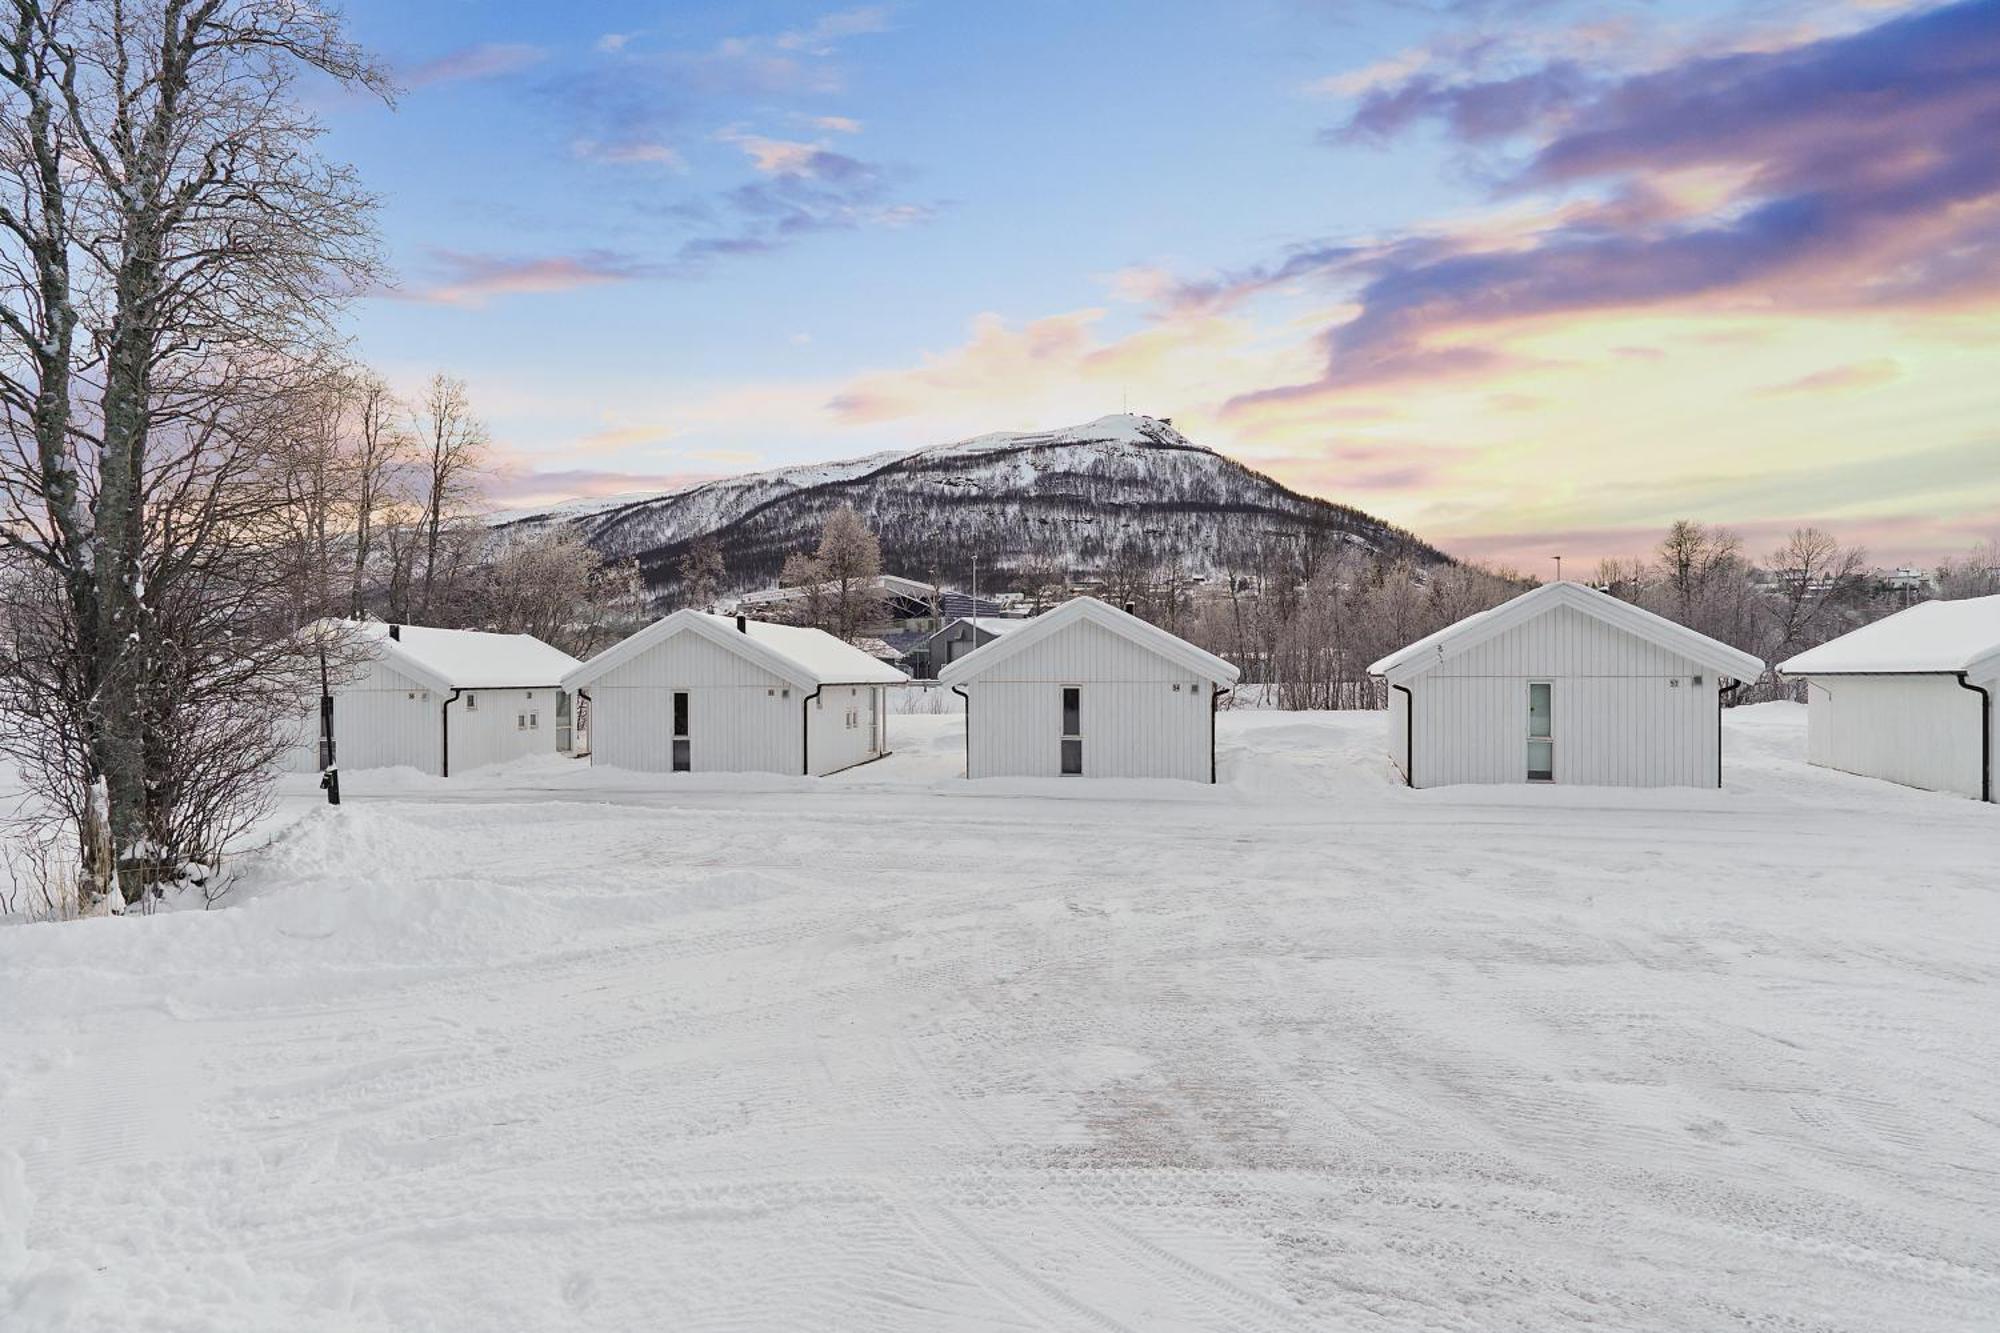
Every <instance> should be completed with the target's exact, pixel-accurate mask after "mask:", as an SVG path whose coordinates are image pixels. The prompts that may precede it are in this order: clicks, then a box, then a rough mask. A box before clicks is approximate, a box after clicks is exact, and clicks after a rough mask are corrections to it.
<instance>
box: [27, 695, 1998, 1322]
mask: <svg viewBox="0 0 2000 1333" xmlns="http://www.w3.org/2000/svg"><path fill="white" fill-rule="evenodd" d="M1801 718H1802V714H1801V711H1800V710H1798V709H1796V708H1793V707H1791V706H1788V705H1774V706H1765V707H1761V708H1757V709H1751V710H1743V712H1741V713H1739V714H1738V715H1735V716H1732V717H1731V718H1730V720H1729V734H1728V754H1729V762H1730V766H1731V767H1730V775H1729V777H1730V790H1729V791H1727V792H1725V793H1720V794H1718V793H1700V792H1687V791H1681V792H1589V791H1566V790H1561V789H1532V790H1530V789H1515V790H1508V791H1479V790H1469V789H1445V790H1439V791H1432V792H1414V793H1413V792H1409V791H1406V790H1404V789H1402V788H1400V787H1398V786H1395V785H1394V784H1393V781H1392V777H1391V775H1390V773H1389V771H1388V769H1387V767H1386V765H1385V764H1384V763H1383V762H1382V760H1381V758H1380V754H1379V751H1380V738H1381V735H1382V731H1383V728H1382V720H1381V718H1380V716H1379V715H1331V716H1328V715H1313V716H1307V715H1287V714H1281V713H1253V714H1235V715H1228V716H1225V718H1224V723H1223V747H1222V755H1221V759H1222V770H1223V776H1224V784H1223V785H1222V786H1221V787H1219V788H1215V789H1208V788H1200V787H1193V786H1183V785H1176V784H1146V783H1119V784H1096V783H1089V782H1072V783H1069V784H1062V783H1059V782H1019V783H982V784H976V785H974V784H966V783H964V782H962V781H957V780H954V779H953V778H952V776H951V775H952V773H953V772H954V771H955V768H954V765H955V763H956V760H957V750H956V746H957V744H958V740H957V738H958V734H959V733H958V730H957V721H956V719H953V718H946V717H898V718H895V719H893V720H892V726H891V735H892V739H893V741H894V742H895V743H896V744H897V745H898V746H899V747H900V752H899V753H898V754H897V755H896V756H895V757H894V758H892V759H890V760H887V761H884V762H882V763H879V764H875V765H871V766H869V767H867V768H863V769H859V770H854V771H851V772H849V773H847V774H844V775H841V776H839V777H836V778H833V779H828V780H823V781H820V782H817V783H809V782H805V781H802V780H792V779H780V778H770V779H735V780H726V779H721V778H685V777H683V778H681V779H679V780H675V779H671V778H648V777H639V776H635V775H618V774H612V773H608V772H602V771H600V772H595V773H593V772H588V771H585V770H582V769H581V768H580V767H577V766H570V767H560V766H555V765H553V764H552V765H550V766H544V767H540V768H531V769H515V770H511V771H508V772H504V773H496V774H487V775H476V776H474V777H471V778H467V779H453V780H452V781H451V782H450V783H449V784H447V783H442V782H433V781H430V780H427V779H414V778H406V779H403V780H402V781H401V782H400V783H398V782H396V781H395V780H393V779H392V778H390V777H388V776H386V775H382V776H379V777H378V780H376V781H372V782H371V777H370V775H366V774H349V775H347V778H348V781H347V783H346V784H345V785H346V787H347V790H348V793H349V804H347V805H346V806H344V807H343V808H342V809H341V810H339V811H337V812H329V811H325V810H323V809H321V808H318V807H315V806H314V805H312V803H311V801H312V796H311V795H310V794H309V793H308V789H307V788H306V787H305V786H304V785H303V784H302V785H301V786H300V787H299V788H297V789H296V791H295V794H294V795H293V796H292V797H290V798H288V800H287V802H286V806H285V809H284V811H283V812H282V813H281V816H280V818H279V819H278V820H276V821H274V825H273V831H272V835H271V836H272V838H273V842H272V845H271V847H270V849H269V850H268V851H267V852H265V853H263V854H262V855H261V856H260V857H259V858H258V859H257V860H255V861H254V862H253V863H252V865H253V870H252V879H253V882H252V883H251V884H249V885H248V886H246V887H245V888H244V889H243V890H241V891H240V892H239V894H238V895H237V896H236V898H235V899H234V900H233V905H231V906H229V907H227V908H226V909H224V910H217V911H211V912H184V913H171V914H164V915H159V916H155V917H153V918H151V919H146V920H136V919H135V920H124V921H117V920H109V921H94V922H86V923H79V924H71V925H64V926H29V927H20V928H13V929H5V930H0V1328H4V1329H6V1330H8V1331H9V1333H39V1331H40V1330H44V1329H63V1328H75V1329H91V1330H95V1329H109V1328H116V1329H121V1330H130V1329H150V1328H162V1329H204V1330H205V1329H244V1330H268V1329H273V1328H282V1329H287V1330H336V1329H337V1330H353V1329H399V1330H403V1329H465V1330H482V1331H490V1330H509V1329H521V1330H529V1329H534V1330H541V1329H559V1328H578V1329H675V1330H711V1329H712V1330H764V1329H801V1330H827V1329H856V1330H938V1329H961V1328H963V1329H1092V1330H1133V1331H1135V1333H1137V1331H1141V1330H1144V1331H1148V1333H1150V1331H1153V1330H1175V1329H1354V1330H1403V1329H1464V1330H1493V1329H1522V1330H1530V1329H1532V1330H1551V1329H1557V1330H1559V1329H1566V1328H1589V1329H1615V1330H1644V1329H1701V1330H1707V1329H1724V1328H1751V1327H1754V1328H1760V1329H1786V1330H1818V1329H1826V1330H1857V1331H1860V1330H1867V1331H1869V1333H1875V1331H1876V1330H1885V1329H1899V1330H1907V1329H1925V1330H1932V1329H1937V1330H1943V1329H1963V1330H1991V1329H1993V1328H1995V1327H2000V1176H1997V1175H1996V1168H1995V1164H1996V1162H2000V1049H1996V1048H1997V1047H2000V1037H1996V1032H2000V1023H1996V1019H1995V1015H1996V1013H2000V1004H1996V997H2000V990H1996V986H1995V982H1996V980H2000V872H1996V862H2000V811H1996V810H1995V809H1993V808H1991V807H1986V808H1982V807H1979V806H1977V805H1975V804H1973V803H1971V802H1968V801H1963V800H1955V799H1951V798H1946V797H1938V796H1930V795H1926V794H1923V793H1918V792H1911V791H1905V790H1902V789H1899V788H1895V787H1891V786H1887V785H1885V784H1882V783H1877V782H1871V781H1867V780H1864V779H1859V778H1850V777H1845V776H1842V775H1838V774H1830V773H1824V772H1821V771H1818V770H1812V769H1808V768H1806V767H1805V766H1804V765H1803V764H1802V763H1800V762H1799V759H1798V756H1799V755H1800V754H1801V753H1802V751H1803V730H1802V726H1801Z"/></svg>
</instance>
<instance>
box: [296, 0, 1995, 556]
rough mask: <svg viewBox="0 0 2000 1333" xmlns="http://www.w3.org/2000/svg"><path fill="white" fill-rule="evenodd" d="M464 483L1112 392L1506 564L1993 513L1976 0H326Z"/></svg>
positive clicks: (1983, 51) (621, 469)
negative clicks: (449, 396)
mask: <svg viewBox="0 0 2000 1333" xmlns="http://www.w3.org/2000/svg"><path fill="white" fill-rule="evenodd" d="M347 9H348V15H349V19H350V22H351V26H352V28H353V31H354V33H355V35H356V36H357V37H358V38H360V39H361V40H362V41H363V42H365V43H366V44H368V45H369V46H371V47H372V48H373V49H375V50H376V51H377V52H378V53H380V54H381V55H382V56H383V57H384V58H385V59H387V60H388V61H389V62H391V64H392V65H393V66H394V68H395V69H396V70H397V72H398V78H399V81H400V82H401V84H402V85H403V88H404V90H405V91H404V93H403V95H402V96H401V97H400V99H399V101H398V105H397V106H396V108H395V109H394V110H390V109H388V108H385V107H382V106H380V105H377V104H373V103H369V102H366V101H363V100H361V99H358V98H352V97H346V96H331V95H328V96H325V97H323V98H322V99H321V100H322V105H321V106H320V107H319V110H320V111H321V113H322V115H323V117H324V119H325V120H326V122H327V124H328V126H329V130H330V133H329V138H328V149H329V151H330V152H331V153H332V154H334V155H335V156H338V157H341V158H344V159H346V160H349V161H352V162H354V163H355V164H356V165H357V167H358V168H359V169H360V171H361V172H362V175H363V177H364V179H365V180H366V181H367V182H368V183H369V185H370V186H371V187H372V188H374V189H375V190H376V191H378V192H379V194H380V196H381V199H382V218H381V221H382V227H383V231H384V237H385V241H386V244H387V249H388V253H389V258H390V261H391V262H392V264H393V265H394V267H395V270H396V275H397V277H396V286H395V288H394V289H393V290H391V291H388V292H385V293H382V294H380V295H376V296H371V297H370V298H368V299H367V300H365V301H363V302H362V303H361V304H360V307H359V308H358V310H357V312H356V314H355V317H354V319H353V325H352V327H353V333H354V335H355V339H356V349H357V352H358V354H359V355H360V356H362V357H363V358H364V359H365V360H367V361H369V362H370V363H371V364H373V365H375V366H376V367H377V368H379V369H380V370H382V371H383V372H384V373H385V374H387V375H388V376H389V377H390V378H391V380H392V382H394V383H396V384H398V385H400V386H403V387H406V388H413V387H414V386H415V385H417V384H418V383H420V382H421V381H422V380H423V379H424V378H425V377H427V376H428V375H429V374H430V373H431V372H432V371H434V370H445V371H448V372H450V373H453V374H456V375H460V376H462V377H464V378H465V379H466V380H468V381H469V383H470V385H471V389H472V393H473V397H474V400H475V402H476V404H477V406H478V407H479V409H480V410H481V411H482V412H483V414H484V415H485V416H486V417H487V419H488V420H489V422H490V423H491V425H492V427H493V429H494V434H495V437H496V440H497V442H498V445H499V447H500V455H501V461H502V464H503V470H504V475H503V476H502V478H501V479H500V481H499V482H498V483H497V484H496V486H495V488H494V489H495V497H494V498H495V499H496V501H498V502H500V503H503V504H508V505H519V504H530V503H539V502H541V501H544V500H551V499H558V498H563V497H567V496H571V495H582V494H609V493H614V492H625V491H631V490H636V489H653V488H659V487H662V486H666V485H673V484H677V483H679V482H682V481H685V480H688V479H691V478H698V477H707V476H716V475H721V474H726V473H732V472H741V471H745V470H750V469H756V468H763V467H770V466H777V465H781V464H786V463H792V462H802V461H811V460H820V459H828V458H838V457H847V456H852V455H854V454H858V453H864V452H868V451H872V450H875V449H882V448H896V447H908V446H914V445H920V444H928V443H934V442H937V441H941V440H946V439H952V438H957V437H960V436H964V435H969V434H975V433H978V432H982V431H988V430H999V429H1019V428H1032V427H1038V426H1049V425H1059V424H1066V423H1070V422H1074V421H1081V420H1087V419H1089V418H1091V417H1094V416H1099V415H1102V414H1104V413H1107V412H1115V411H1118V410H1120V409H1121V407H1123V406H1125V405H1127V404H1129V406H1130V408H1131V410H1134V411H1142V412H1148V413H1151V414H1154V415H1159V416H1171V417H1172V418H1173V419H1174V421H1175V424H1176V425H1178V426H1180V427H1181V428H1182V429H1183V430H1185V431H1187V433H1188V434H1189V435H1190V436H1192V437H1193V438H1194V439H1196V440H1197V441H1199V442H1201V443H1204V444H1208V445H1210V446H1212V447H1214V448H1217V449H1220V450H1222V451H1223V452H1225V453H1228V454H1231V455H1233V456H1235V457H1238V458H1241V459H1243V460H1244V461H1246V462H1248V463H1250V464H1252V465H1253V466H1256V467H1259V468H1261V469H1263V470H1265V471H1268V472H1270V473H1271V474H1273V475H1274V476H1276V477H1278V478H1279V479H1281V480H1283V481H1284V482H1286V483H1288V484H1289V485H1292V486H1294V487H1297V488H1299V489H1301V490H1305V491H1308V492H1312V493H1315V494H1319V495H1324V496H1326V497H1328V498H1330V499H1335V500H1340V501H1344V502H1348V503H1352V504H1355V505H1359V506H1361V507H1363V508H1365V509H1368V510H1370V511H1372V512H1375V513H1377V514H1380V515H1382V516H1383V517H1386V518H1388V519H1391V520H1393V521H1395V522H1398V523H1401V524H1403V525H1405V526H1407V527H1410V528H1412V529H1414V530H1415V531H1416V532H1418V533H1419V534H1421V535H1422V536H1424V537H1426V538H1428V539H1430V540H1432V541H1434V542H1436V543H1437V544H1439V545H1441V546H1443V547H1444V548H1445V549H1447V550H1449V551H1452V552H1453V553H1455V554H1461V555H1467V556H1477V557H1482V558H1492V559H1498V560H1503V561H1508V562H1512V563H1515V564H1517V565H1520V566H1521V567H1523V568H1527V569H1530V570H1533V571H1541V570H1544V569H1546V568H1547V557H1548V556H1550V555H1552V554H1556V553H1561V554H1563V555H1565V556H1566V557H1568V558H1569V559H1572V560H1576V561H1579V562H1582V563H1583V564H1587V563H1588V562H1590V561H1593V560H1595V559H1597V558H1598V557H1601V556H1615V555H1628V554H1634V553H1638V552H1640V551H1642V550H1643V549H1645V548H1646V547H1647V546H1648V545H1649V544H1650V543H1651V541H1652V540H1653V538H1654V537H1655V535H1656V533H1657V530H1658V529H1659V528H1661V527H1662V526H1663V525H1664V524H1665V523H1666V522H1667V521H1669V520H1671V519H1673V518H1676V517H1683V516H1687V517H1695V518H1699V519H1702V520H1704V521H1708V522H1715V523H1725V524H1729V525H1731V526H1734V527H1736V528H1738V529H1739V530H1741V531H1742V532H1743V533H1744V534H1745V536H1746V538H1748V540H1749V542H1750V544H1751V547H1752V549H1753V550H1763V549H1768V547H1769V546H1770V545H1772V544H1774V543H1775V540H1776V538H1777V536H1778V535H1779V534H1781V533H1782V532H1783V531H1786V530H1788V529H1789V528H1791V527H1792V526H1794V525H1797V524H1800V523H1807V522H1811V523H1818V524H1821V525H1823V526H1826V527H1829V528H1831V529H1832V530H1834V531H1835V532H1836V533H1837V534H1838V535H1840V536H1841V537H1843V538H1844V539H1847V540H1850V541H1855V542H1861V543H1865V544H1866V545H1867V547H1868V548H1869V550H1870V552H1871V554H1872V555H1873V556H1874V558H1875V559H1876V560H1878V561H1879V562H1881V563H1885V564H1893V563H1901V562H1907V561H1930V560H1934V559H1936V558H1938V557H1940V556H1943V555H1946V554H1952V553H1956V552H1959V551H1962V550H1964V549H1966V548H1968V547H1970V546H1972V545H1973V544H1975V543H1976V542H1980V541H1984V540H1988V539H1991V538H1993V537H1995V536H1996V535H2000V148H1996V144H2000V0H1961V2H1960V3H1954V4H1943V5H1940V4H1935V3H1908V2H1907V0H1813V2H1812V3H1790V2H1789V0H1785V2H1779V3H1765V4H1756V5H1745V4H1742V3H1733V2H1723V0H1654V2H1652V3H1631V4H1619V3H1607V2H1605V0H1598V2H1597V3H1588V4H1567V3H1561V2H1560V0H1546V2H1543V0H1494V2H1493V3H1481V2H1480V0H1429V2H1427V0H1383V2H1381V3H1366V2H1365V0H1229V3H1226V4H1217V3H1215V0H1095V2H1093V0H1010V3H1007V4H973V3H966V2H964V0H893V2H891V3H884V4H879V5H878V4H864V5H860V6H851V7H845V8H843V7H840V6H839V5H837V4H836V5H832V6H829V5H824V4H801V3H778V2H777V0H766V2H763V3H759V2H757V0H750V2H740V3H730V4H706V3H695V2H694V0H677V2H675V3H662V2H660V0H654V2H653V3H632V2H628V0H600V2H599V3H591V4H553V3H547V2H546V0H518V2H517V0H426V3H422V4H410V3H408V0H351V3H349V5H348V6H347Z"/></svg>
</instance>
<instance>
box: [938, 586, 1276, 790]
mask: <svg viewBox="0 0 2000 1333" xmlns="http://www.w3.org/2000/svg"><path fill="white" fill-rule="evenodd" d="M1236 677H1237V670H1236V668H1235V667H1233V666H1231V665H1230V664H1229V663H1227V662H1225V661H1223V660H1222V659H1221V658H1219V657H1217V656H1215V655H1214V654H1213V653H1210V652H1206V651H1204V650H1203V649H1200V648H1197V647H1195V646H1194V645H1193V644H1191V643H1189V642H1187V640H1185V639H1181V638H1178V637H1176V636H1175V635H1172V634H1169V633H1168V632H1167V631H1166V630H1163V629H1161V628H1160V627H1159V626H1157V625H1150V624H1148V623H1146V622H1145V621H1143V620H1141V619H1139V618H1138V617H1137V616H1134V615H1130V614H1128V613H1127V612H1124V611H1120V610H1118V609H1116V608H1115V607H1111V606H1107V605H1105V604H1104V603H1103V602H1100V601H1098V600H1097V599H1096V598H1094V597H1078V598H1075V599H1074V600H1072V601H1068V602H1065V603H1063V604H1062V605H1061V606H1059V607H1057V608H1056V609H1055V610H1053V611H1049V612H1046V613H1044V614H1042V615H1039V616H1036V617H1035V618H1034V619H1033V620H1027V621H1022V622H1019V627H1018V628H1014V629H1010V630H1008V631H1007V632H1006V633H1004V634H1001V635H999V636H998V637H996V638H993V639H991V640H989V641H988V642H987V643H986V644H985V645H984V646H983V647H980V648H977V649H975V650H973V651H972V652H970V653H968V654H966V655H965V656H963V657H961V658H958V659H957V660H956V661H954V662H952V663H950V664H949V665H947V666H945V667H944V668H943V669H942V670H940V671H939V672H938V680H939V681H940V682H941V683H942V684H944V685H947V686H949V687H950V688H951V689H953V690H954V691H956V692H957V693H958V694H960V695H962V696H963V697H964V698H965V701H966V716H965V773H966V776H967V777H971V778H989V777H1005V776H1021V777H1058V776H1066V775H1067V776H1079V777H1107V778H1182V779H1186V780H1188V781H1191V782H1213V781H1215V706H1216V702H1217V700H1218V699H1220V697H1221V696H1222V695H1223V694H1224V693H1226V692H1227V691H1228V690H1229V689H1230V687H1232V686H1233V685H1235V683H1236Z"/></svg>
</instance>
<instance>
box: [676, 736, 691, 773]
mask: <svg viewBox="0 0 2000 1333" xmlns="http://www.w3.org/2000/svg"><path fill="white" fill-rule="evenodd" d="M688 768H689V765H688V742H687V737H685V736H680V737H676V738H675V740H674V772H676V773H685V772H687V771H688Z"/></svg>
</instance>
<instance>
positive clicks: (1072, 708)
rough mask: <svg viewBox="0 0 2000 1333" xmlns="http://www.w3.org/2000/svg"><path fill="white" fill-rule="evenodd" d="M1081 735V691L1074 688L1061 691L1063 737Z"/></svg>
mask: <svg viewBox="0 0 2000 1333" xmlns="http://www.w3.org/2000/svg"><path fill="white" fill-rule="evenodd" d="M1082 734H1083V691H1082V690H1079V689H1077V688H1076V687H1075V686H1073V685H1072V686H1068V687H1066V688H1065V689H1064V690H1063V735H1065V736H1081V735H1082Z"/></svg>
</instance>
